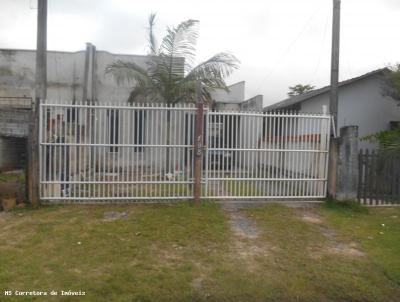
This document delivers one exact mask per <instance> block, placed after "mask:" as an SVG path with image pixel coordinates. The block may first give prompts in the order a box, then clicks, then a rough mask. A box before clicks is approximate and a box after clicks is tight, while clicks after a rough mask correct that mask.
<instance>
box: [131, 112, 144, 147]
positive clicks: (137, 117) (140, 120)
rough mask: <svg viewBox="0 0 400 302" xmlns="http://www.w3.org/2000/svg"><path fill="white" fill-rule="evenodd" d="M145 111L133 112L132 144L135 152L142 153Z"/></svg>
mask: <svg viewBox="0 0 400 302" xmlns="http://www.w3.org/2000/svg"><path fill="white" fill-rule="evenodd" d="M145 117H146V115H145V111H144V110H135V111H134V119H133V123H134V125H133V127H134V134H133V143H134V144H135V145H139V146H136V147H135V148H134V150H135V152H142V151H143V144H144V125H145V120H146V119H145Z"/></svg>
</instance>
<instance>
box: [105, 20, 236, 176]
mask: <svg viewBox="0 0 400 302" xmlns="http://www.w3.org/2000/svg"><path fill="white" fill-rule="evenodd" d="M155 18H156V15H155V14H151V15H150V16H149V28H148V43H149V45H148V47H149V56H150V60H149V62H148V63H147V69H144V68H141V67H140V66H138V65H137V64H135V63H132V62H125V61H121V60H119V61H116V62H114V63H112V64H110V65H108V66H107V68H106V73H108V74H111V75H112V76H113V77H114V78H115V80H116V81H117V83H121V82H125V83H131V84H133V88H132V91H131V93H130V95H129V98H128V102H131V103H132V102H136V101H140V102H164V103H167V104H169V105H172V106H174V105H175V104H176V103H182V102H195V96H196V84H197V82H198V81H200V82H201V84H202V91H201V95H202V98H203V100H204V101H205V102H206V103H209V104H210V103H211V102H212V98H211V92H212V91H213V90H215V89H224V90H226V91H228V90H229V89H228V87H227V85H226V83H225V78H226V77H228V76H229V75H230V74H231V73H232V72H233V70H234V69H237V68H238V66H239V61H238V60H237V59H236V57H235V56H233V55H232V54H229V53H225V52H221V53H217V54H216V55H214V56H212V57H211V58H209V59H208V60H206V61H204V62H202V63H200V64H198V65H197V66H193V65H194V62H195V50H196V48H195V46H196V42H197V38H198V23H199V22H198V21H197V20H191V19H190V20H187V21H184V22H182V23H180V24H179V25H178V26H176V27H174V28H167V33H166V35H165V36H164V38H163V39H162V41H161V43H160V45H158V44H157V41H156V38H155V35H154V27H155ZM166 130H167V133H168V135H167V145H168V144H169V142H170V138H169V134H170V112H169V111H168V112H167V125H166ZM169 163H170V159H169V148H167V152H166V167H167V169H169V168H170V167H169V166H170V164H169Z"/></svg>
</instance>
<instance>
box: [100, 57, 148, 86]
mask: <svg viewBox="0 0 400 302" xmlns="http://www.w3.org/2000/svg"><path fill="white" fill-rule="evenodd" d="M106 74H111V76H112V77H113V78H114V79H115V80H116V82H117V84H119V85H120V84H124V83H127V84H135V83H137V84H138V85H144V84H146V85H149V84H150V82H151V78H150V76H149V74H148V73H147V71H146V70H144V69H143V68H142V67H140V66H139V65H137V64H135V63H133V62H125V61H121V60H118V61H116V62H114V63H112V64H110V65H108V66H107V67H106Z"/></svg>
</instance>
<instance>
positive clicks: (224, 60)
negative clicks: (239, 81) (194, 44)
mask: <svg viewBox="0 0 400 302" xmlns="http://www.w3.org/2000/svg"><path fill="white" fill-rule="evenodd" d="M239 63H240V62H239V60H238V59H237V58H236V57H235V56H234V55H232V54H229V53H224V52H221V53H218V54H216V55H214V56H212V57H211V58H210V59H208V60H207V61H205V62H203V63H200V64H199V65H197V66H196V67H194V68H193V69H192V70H191V71H190V72H189V74H188V75H187V76H186V77H185V79H184V81H193V80H197V81H202V82H203V85H204V86H205V87H208V88H211V89H216V88H222V89H227V88H226V84H225V80H224V79H225V78H226V77H228V76H229V75H230V74H231V73H232V72H233V71H234V70H235V69H237V68H238V67H239Z"/></svg>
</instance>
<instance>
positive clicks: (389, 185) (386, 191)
mask: <svg viewBox="0 0 400 302" xmlns="http://www.w3.org/2000/svg"><path fill="white" fill-rule="evenodd" d="M358 199H359V201H360V202H361V203H363V204H366V205H389V204H399V203H400V156H399V155H393V154H390V155H389V154H386V153H380V152H374V151H372V152H369V151H368V150H366V151H361V152H360V153H359V186H358Z"/></svg>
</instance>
